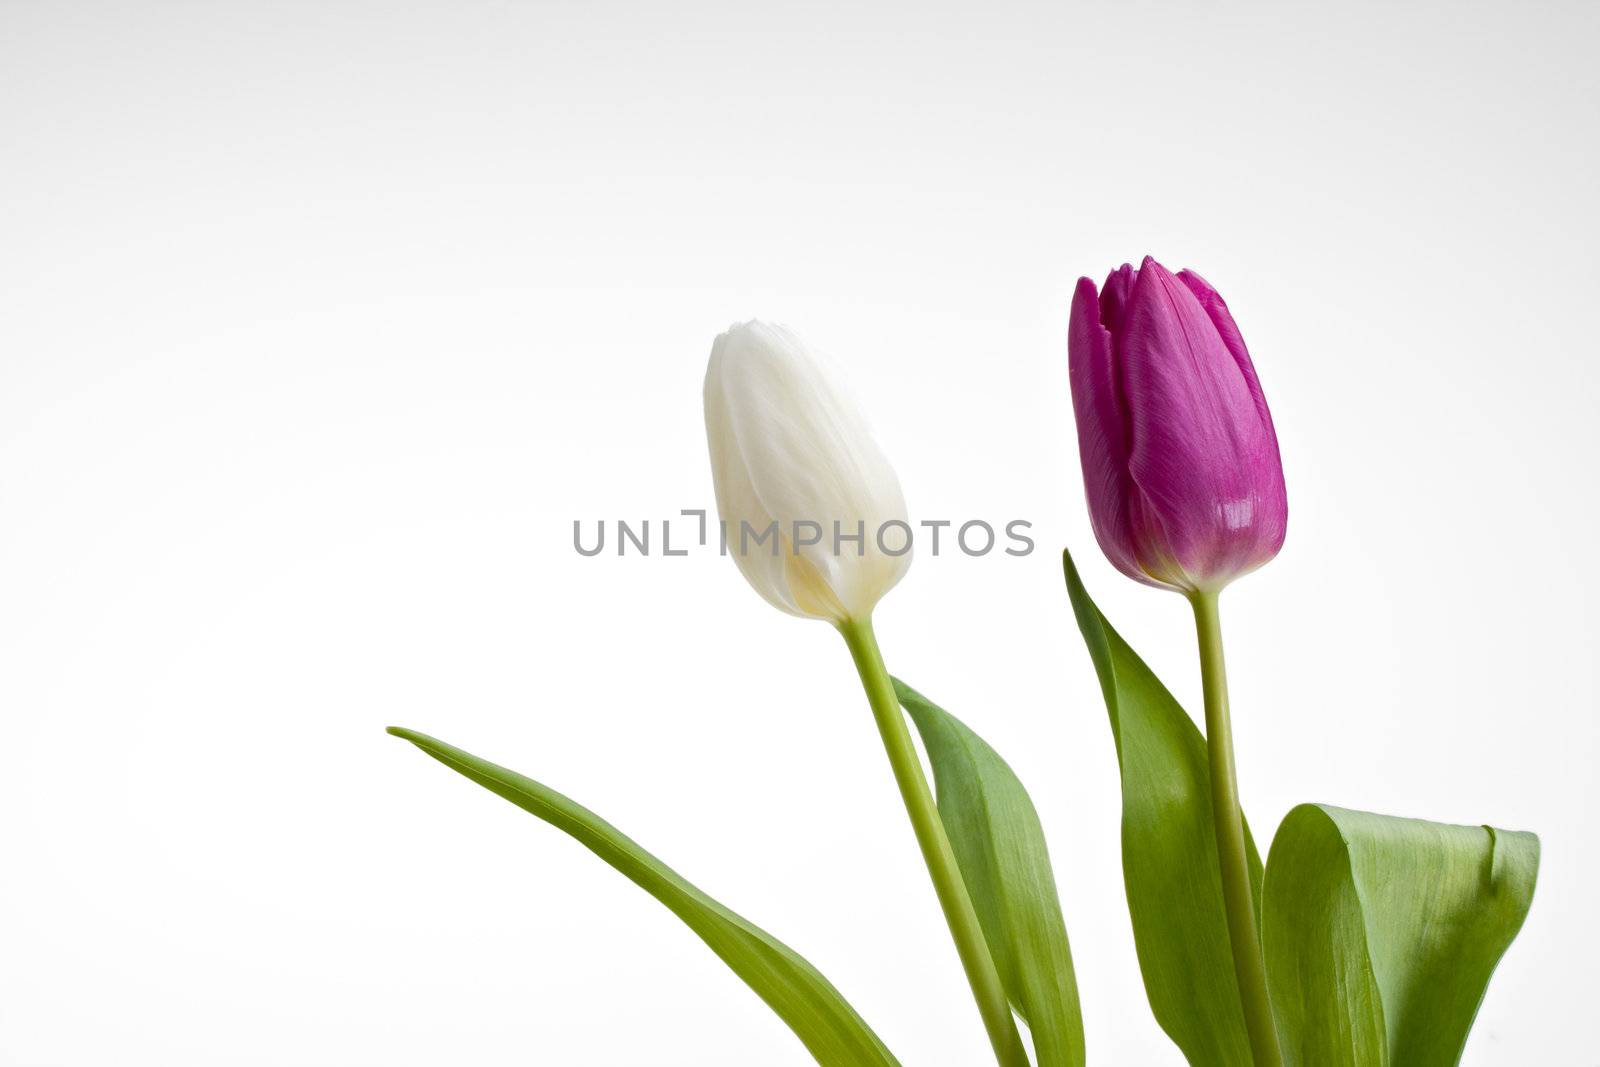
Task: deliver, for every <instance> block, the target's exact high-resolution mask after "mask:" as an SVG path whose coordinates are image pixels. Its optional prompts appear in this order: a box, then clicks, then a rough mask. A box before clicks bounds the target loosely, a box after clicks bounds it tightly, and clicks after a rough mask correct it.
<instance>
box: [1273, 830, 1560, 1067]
mask: <svg viewBox="0 0 1600 1067" xmlns="http://www.w3.org/2000/svg"><path fill="white" fill-rule="evenodd" d="M1538 871H1539V839H1538V838H1537V837H1535V836H1534V835H1533V834H1529V833H1520V832H1512V831H1507V830H1495V829H1493V828H1491V827H1488V826H1450V825H1447V824H1444V823H1435V822H1424V821H1423V820H1421V819H1397V818H1394V817H1392V816H1387V815H1371V814H1368V813H1366V812H1360V811H1347V810H1345V809H1343V808H1334V807H1328V806H1326V805H1316V804H1302V805H1300V806H1299V807H1297V808H1295V809H1294V810H1293V811H1291V812H1290V813H1289V814H1288V816H1287V817H1286V818H1285V819H1284V820H1283V825H1282V826H1280V827H1279V828H1278V834H1277V836H1276V837H1275V838H1274V839H1273V842H1272V854H1271V855H1270V856H1269V857H1268V860H1267V884H1266V899H1265V901H1264V903H1263V911H1262V927H1263V930H1262V934H1263V938H1264V940H1265V946H1264V947H1265V951H1266V956H1267V978H1268V981H1269V983H1270V985H1271V989H1272V999H1273V1005H1274V1007H1275V1009H1276V1011H1277V1016H1278V1029H1279V1032H1280V1034H1281V1035H1282V1038H1283V1044H1284V1049H1283V1051H1284V1055H1285V1056H1286V1057H1287V1059H1288V1061H1289V1063H1291V1064H1301V1065H1305V1067H1385V1065H1392V1067H1453V1065H1454V1064H1456V1063H1458V1062H1459V1061H1460V1059H1461V1052H1462V1049H1463V1047H1464V1046H1465V1045H1466V1040H1467V1031H1468V1030H1470V1029H1471V1027H1472V1020H1473V1018H1474V1017H1475V1016H1476V1015H1477V1014H1478V1005H1479V1004H1481V1003H1482V1001H1483V995H1484V991H1485V990H1486V988H1487V987H1488V984H1489V976H1490V975H1491V974H1493V973H1494V969H1495V965H1496V964H1498V963H1499V962H1500V957H1501V956H1502V955H1504V953H1505V950H1506V947H1507V946H1508V945H1510V944H1511V940H1512V938H1514V937H1516V935H1517V931H1518V930H1520V929H1521V928H1522V920H1523V919H1524V918H1525V917H1526V916H1527V914H1528V905H1529V904H1530V903H1532V901H1533V887H1534V881H1535V879H1536V878H1537V876H1538Z"/></svg>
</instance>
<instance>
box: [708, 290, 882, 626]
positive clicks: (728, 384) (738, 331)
mask: <svg viewBox="0 0 1600 1067" xmlns="http://www.w3.org/2000/svg"><path fill="white" fill-rule="evenodd" d="M705 407H706V439H707V441H708V443H709V444H710V447H711V475H712V480H713V481H714V482H715V484H716V493H717V511H718V512H719V513H720V514H721V516H722V522H723V536H724V538H725V540H726V543H727V550H728V552H729V554H730V555H732V556H733V557H734V559H735V560H736V561H737V562H738V564H739V569H740V571H742V572H743V573H744V576H745V578H746V579H747V580H748V581H749V582H750V584H751V585H753V586H755V589H756V592H758V593H760V594H761V595H762V596H763V597H765V598H766V599H767V600H768V601H769V602H770V603H772V604H773V605H774V606H775V607H778V608H780V609H782V610H783V611H787V612H789V613H790V614H791V615H800V616H805V617H809V618H816V619H828V620H829V621H831V622H833V623H835V624H843V623H845V622H848V621H862V620H865V619H866V618H867V617H868V616H869V615H870V614H871V612H872V608H873V605H875V604H877V602H878V600H879V598H881V597H882V596H883V595H884V594H885V593H887V592H888V591H889V590H890V589H892V588H894V585H895V583H896V582H898V581H899V580H900V577H901V576H902V575H903V574H905V572H906V569H907V568H908V567H909V566H910V565H911V543H910V539H911V527H910V525H909V523H907V521H906V504H905V498H904V497H903V496H902V495H901V492H900V480H899V479H898V478H896V477H895V473H894V468H892V467H890V466H889V461H888V460H887V459H885V458H884V455H883V452H882V451H880V450H879V448H878V445H877V442H876V441H874V440H873V439H872V434H871V432H870V431H869V430H868V428H867V424H866V420H865V418H863V416H862V414H861V411H860V409H859V408H858V407H857V406H856V405H855V404H854V403H853V402H852V401H851V399H850V398H849V397H848V396H847V395H846V394H845V393H843V392H842V391H841V390H840V389H839V387H838V386H837V385H835V384H834V383H833V382H831V381H829V380H828V377H827V376H826V375H825V374H824V373H823V371H822V368H821V367H820V366H819V365H818V363H817V360H816V358H815V357H814V356H813V355H812V354H811V353H810V352H808V351H807V349H806V346H805V344H804V343H803V342H802V341H801V340H800V338H799V337H797V336H795V334H794V333H793V332H791V331H790V330H788V329H786V328H785V327H782V326H774V325H770V324H768V323H764V322H756V321H751V322H747V323H744V324H742V325H738V326H734V327H732V328H731V329H729V330H728V332H727V333H725V334H723V335H721V336H720V337H718V338H717V340H716V342H715V343H714V344H713V345H712V346H711V362H710V364H709V365H708V366H707V367H706V383H705ZM763 535H766V536H763Z"/></svg>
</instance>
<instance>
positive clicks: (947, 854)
mask: <svg viewBox="0 0 1600 1067" xmlns="http://www.w3.org/2000/svg"><path fill="white" fill-rule="evenodd" d="M839 632H840V633H842V634H843V635H844V640H845V644H847V645H849V646H850V655H851V656H852V657H854V659H855V663H856V670H857V671H859V672H860V674H861V684H862V686H863V687H865V689H866V691H867V700H868V701H869V702H870V703H871V705H872V715H873V718H874V719H876V720H877V723H878V732H879V733H880V734H881V735H882V736H883V747H884V749H885V750H886V751H887V752H888V754H889V765H890V767H892V768H893V769H894V780H895V784H897V785H898V786H899V787H900V796H901V797H902V798H903V799H904V800H905V805H906V814H908V815H909V816H910V817H911V828H912V830H913V831H915V833H916V837H917V844H918V846H920V847H921V849H922V859H923V862H925V863H926V864H927V866H928V874H929V875H930V876H931V877H932V878H933V888H934V892H935V893H936V894H937V895H938V897H939V906H940V907H941V908H943V909H944V917H945V921H946V922H948V923H949V925H950V936H951V937H952V938H953V939H954V940H955V943H956V951H957V953H958V954H959V955H960V957H961V966H962V967H963V968H964V969H965V970H966V973H967V981H968V983H969V984H970V985H971V986H972V995H973V997H974V999H976V1000H977V1002H978V1012H979V1014H980V1015H982V1016H983V1025H984V1027H985V1028H986V1029H987V1030H988V1032H989V1043H990V1044H991V1045H992V1046H994V1054H995V1058H996V1060H998V1061H999V1063H1000V1064H1001V1065H1002V1067H1029V1061H1028V1053H1027V1051H1026V1050H1025V1049H1024V1048H1023V1045H1022V1037H1021V1035H1020V1034H1018V1032H1017V1024H1016V1020H1015V1018H1014V1017H1013V1016H1012V1014H1011V1005H1010V1003H1009V1002H1008V1000H1007V998H1006V992H1005V986H1004V985H1003V984H1002V982H1001V980H1000V972H999V970H998V969H997V968H996V967H995V963H994V956H993V955H992V954H991V953H990V951H989V945H988V942H987V941H985V940H984V937H983V929H982V928H981V927H980V926H979V925H978V913H977V911H976V910H975V909H974V908H973V906H972V896H971V894H969V893H968V892H967V886H966V883H965V882H964V881H962V878H961V869H960V867H959V866H958V865H957V864H956V856H955V852H954V851H953V850H952V849H951V847H950V839H949V837H947V836H946V834H945V830H944V823H943V822H942V821H941V820H940V818H939V808H938V805H937V804H936V803H935V802H934V799H933V792H932V790H930V789H929V788H928V779H927V776H926V775H925V774H924V773H923V770H922V760H921V758H920V757H919V756H918V755H917V749H916V745H915V744H913V743H912V740H911V730H910V728H909V727H908V726H907V725H906V719H905V712H904V711H902V710H901V708H900V700H899V698H898V697H896V696H895V691H894V682H893V680H892V679H891V678H890V677H889V671H888V668H886V667H885V666H884V664H883V655H882V654H881V653H880V652H879V651H878V639H877V637H876V635H874V634H873V632H872V620H871V618H870V617H869V618H865V619H861V620H852V621H848V622H845V623H843V624H841V625H840V627H839Z"/></svg>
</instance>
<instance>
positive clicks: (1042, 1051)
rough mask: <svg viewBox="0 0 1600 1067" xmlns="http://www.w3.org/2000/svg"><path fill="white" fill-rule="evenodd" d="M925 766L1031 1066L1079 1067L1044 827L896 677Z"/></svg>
mask: <svg viewBox="0 0 1600 1067" xmlns="http://www.w3.org/2000/svg"><path fill="white" fill-rule="evenodd" d="M894 688H895V692H896V694H898V695H899V698H900V703H901V705H902V706H903V707H904V708H905V709H906V711H907V712H908V713H909V714H910V715H911V721H912V722H913V723H914V724H916V727H917V732H918V733H919V734H921V735H922V743H923V745H924V746H925V747H926V748H927V750H928V758H929V759H930V760H931V761H932V763H933V778H934V786H935V788H936V789H937V790H938V803H939V818H940V820H941V821H942V822H943V823H944V827H945V832H946V833H947V834H948V835H949V837H950V847H951V848H952V849H953V850H954V851H955V854H956V862H957V863H958V864H959V865H960V867H961V877H962V880H963V881H964V882H965V883H966V885H967V892H969V893H970V894H972V903H973V906H974V908H976V910H977V912H978V923H979V925H980V926H982V927H983V936H984V939H985V940H986V941H988V943H989V951H990V952H991V953H992V954H993V955H994V961H995V965H996V967H997V968H998V969H999V971H1000V980H1001V981H1002V982H1003V983H1004V985H1005V989H1006V996H1007V997H1008V999H1010V1001H1011V1003H1012V1006H1013V1007H1015V1008H1016V1010H1017V1011H1018V1012H1019V1013H1020V1014H1021V1015H1022V1017H1023V1019H1025V1020H1027V1023H1028V1030H1029V1032H1030V1033H1031V1034H1032V1036H1033V1048H1034V1055H1035V1058H1036V1059H1037V1061H1038V1065H1039V1067H1082V1065H1083V1063H1084V1051H1083V1016H1082V1014H1081V1012H1080V1011H1079V1008H1078V983H1077V979H1076V977H1075V976H1074V974H1073V970H1072V950H1071V948H1070V947H1069V946H1068V944H1067V924H1066V922H1065V920H1063V919H1062V917H1061V903H1060V901H1059V900H1058V899H1057V897H1056V881H1055V876H1054V874H1053V873H1052V872H1051V869H1050V855H1049V852H1048V850H1047V849H1046V848H1045V842H1044V828H1043V827H1042V826H1040V825H1039V814H1038V812H1037V811H1035V810H1034V807H1033V801H1031V800H1030V799H1028V792H1027V790H1025V789H1024V788H1023V787H1022V782H1020V781H1019V780H1018V779H1017V776H1016V774H1015V773H1014V772H1013V771H1012V770H1011V768H1010V767H1009V766H1008V765H1007V764H1006V761H1005V760H1003V759H1001V758H1000V755H999V753H997V752H995V750H994V749H992V748H990V747H989V745H988V744H986V743H985V742H984V740H983V738H981V737H979V736H978V735H977V734H975V733H973V732H972V731H971V730H970V729H968V727H967V726H966V725H965V724H964V723H962V722H961V720H959V719H957V718H956V717H955V716H953V715H951V714H950V713H949V712H946V711H944V710H943V709H942V708H940V707H938V706H937V705H935V704H934V703H933V702H931V701H930V700H928V698H927V697H924V696H923V695H922V694H921V693H918V692H917V691H916V690H915V689H912V688H911V687H910V686H909V685H906V684H905V683H904V682H902V681H900V680H899V679H898V678H896V679H895V682H894Z"/></svg>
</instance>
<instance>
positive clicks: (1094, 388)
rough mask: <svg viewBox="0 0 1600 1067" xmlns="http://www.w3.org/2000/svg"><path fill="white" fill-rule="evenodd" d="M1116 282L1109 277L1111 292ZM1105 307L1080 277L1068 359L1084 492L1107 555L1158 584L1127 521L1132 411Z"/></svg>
mask: <svg viewBox="0 0 1600 1067" xmlns="http://www.w3.org/2000/svg"><path fill="white" fill-rule="evenodd" d="M1129 273H1130V274H1131V271H1130V272H1129ZM1112 277H1113V278H1116V277H1117V275H1116V274H1113V275H1112ZM1130 281H1131V279H1130ZM1111 284H1112V283H1111V281H1110V280H1108V281H1107V283H1106V285H1107V289H1108V290H1109V289H1110V286H1111ZM1103 306H1104V304H1103V301H1102V299H1101V298H1100V297H1099V295H1098V294H1097V293H1096V292H1095V287H1094V282H1093V281H1091V280H1089V279H1088V278H1080V279H1078V287H1077V289H1076V291H1075V292H1074V293H1073V295H1072V314H1071V318H1070V320H1069V324H1068V327H1067V363H1068V378H1069V380H1070V382H1071V385H1072V407H1073V411H1074V413H1075V415H1076V416H1077V424H1078V454H1079V456H1080V458H1081V460H1082V463H1083V491H1084V495H1085V496H1086V497H1087V498H1088V501H1089V519H1090V524H1091V525H1092V526H1093V527H1094V536H1095V540H1097V541H1099V542H1100V548H1101V549H1102V550H1103V551H1104V552H1105V554H1106V557H1107V558H1108V559H1110V560H1111V562H1112V564H1113V565H1114V566H1115V567H1116V568H1117V569H1118V570H1119V571H1121V572H1122V573H1123V574H1126V575H1127V576H1128V577H1130V578H1133V579H1135V580H1137V581H1141V582H1145V583H1146V584H1152V585H1153V584H1158V583H1156V582H1154V581H1153V580H1152V579H1151V578H1150V577H1149V576H1148V575H1147V574H1146V573H1145V572H1144V571H1143V569H1141V568H1140V566H1139V561H1138V559H1137V558H1136V555H1135V552H1134V540H1133V536H1132V530H1131V529H1130V524H1129V519H1128V514H1129V500H1130V498H1131V497H1132V496H1133V495H1134V494H1136V493H1137V492H1138V489H1137V488H1136V487H1135V486H1134V484H1133V480H1132V479H1131V478H1130V477H1129V475H1128V434H1129V425H1128V413H1127V408H1126V405H1125V403H1124V400H1123V398H1122V395H1121V384H1120V383H1119V382H1118V380H1117V372H1116V371H1117V369H1116V366H1115V358H1114V354H1113V351H1112V339H1111V333H1110V331H1108V330H1107V329H1106V328H1105V327H1104V326H1103V325H1101V320H1100V316H1101V313H1102V312H1101V308H1102V307H1103Z"/></svg>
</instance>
